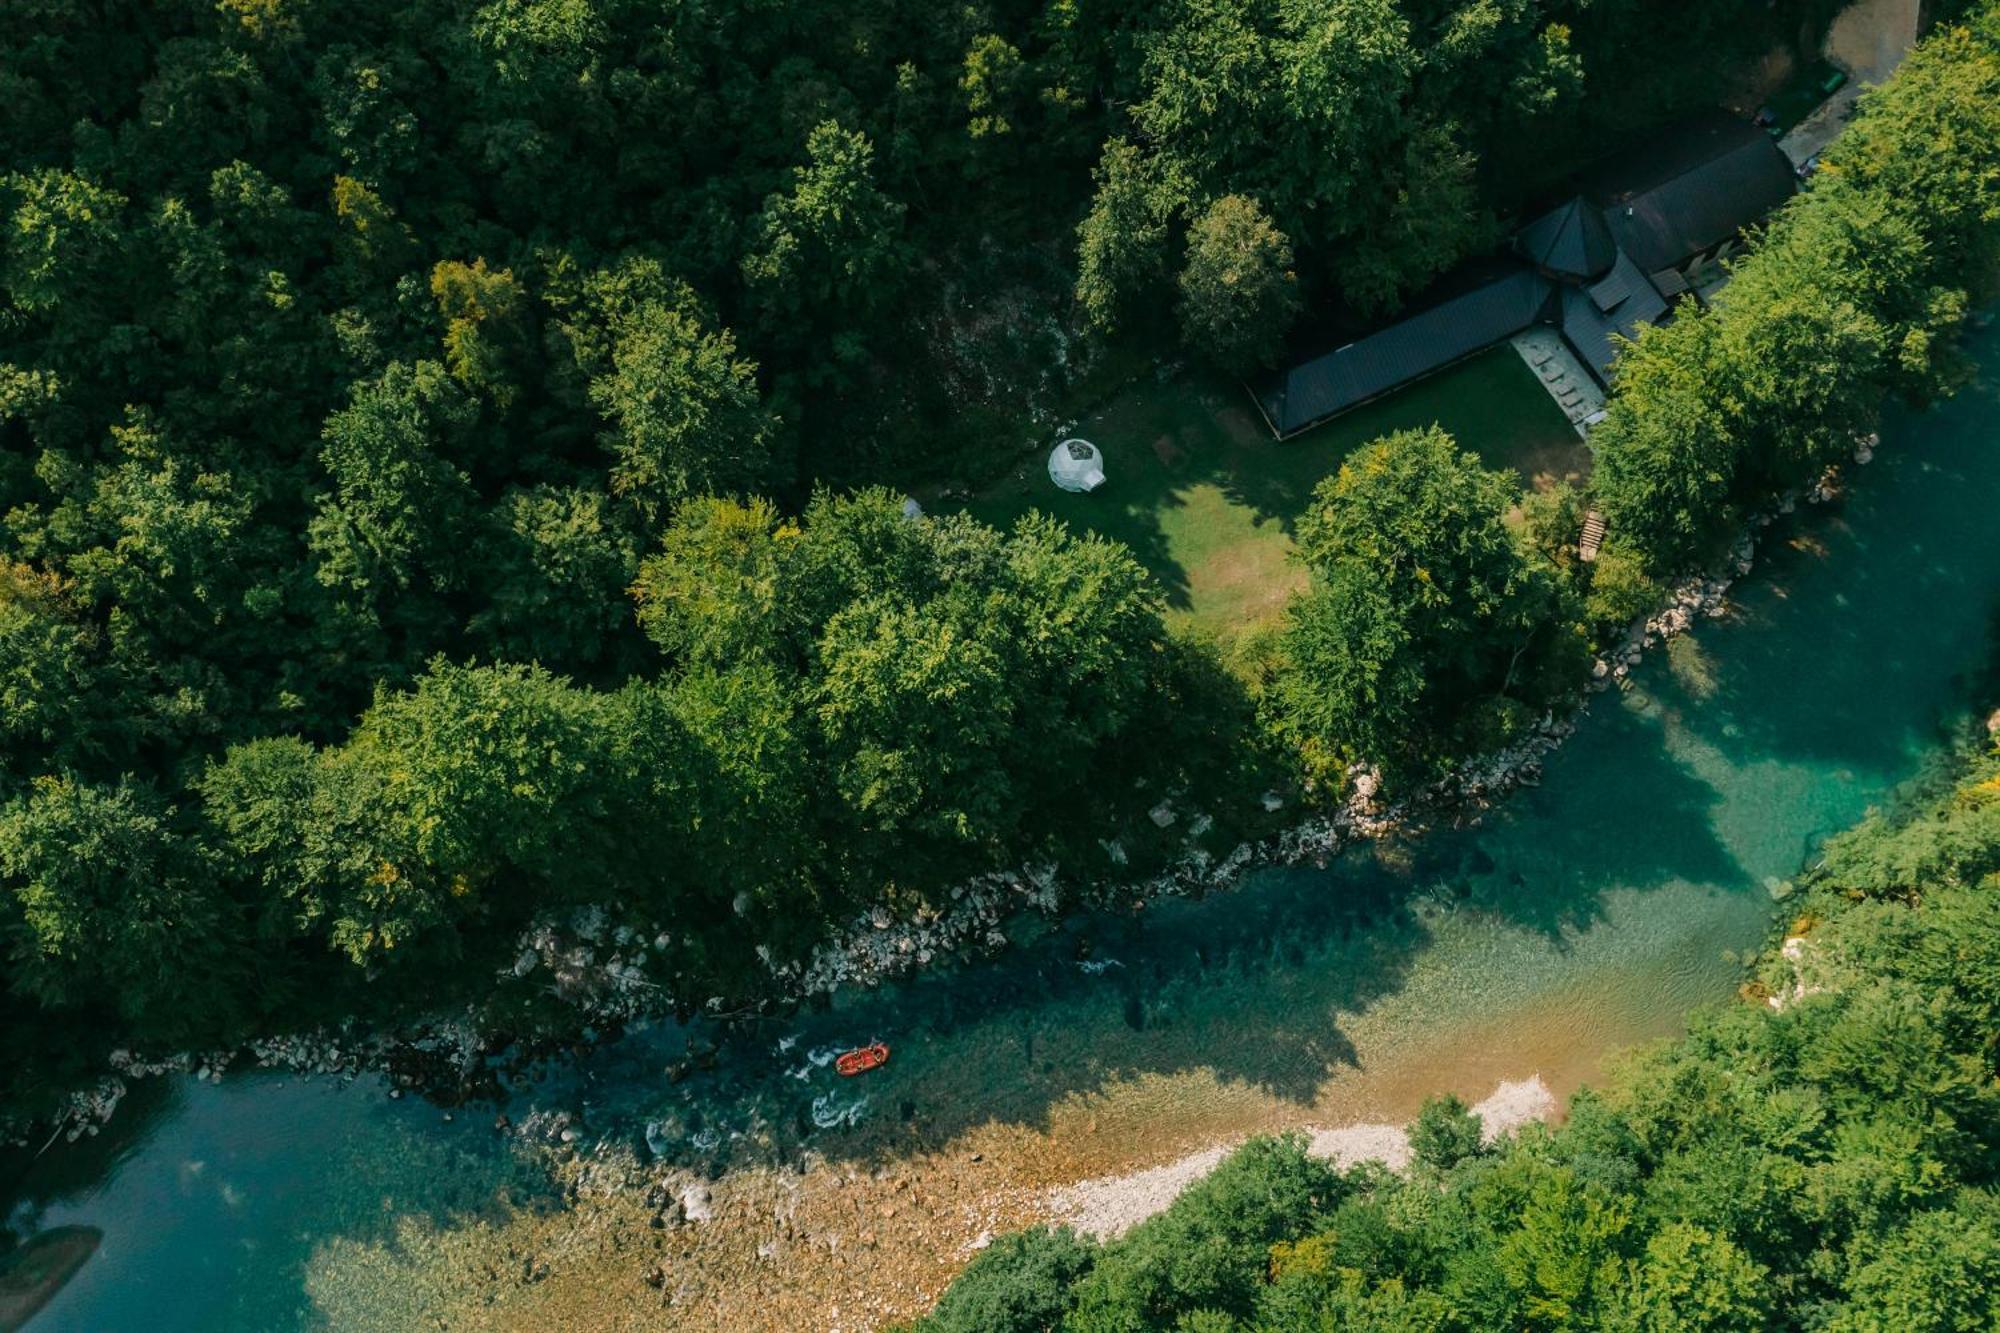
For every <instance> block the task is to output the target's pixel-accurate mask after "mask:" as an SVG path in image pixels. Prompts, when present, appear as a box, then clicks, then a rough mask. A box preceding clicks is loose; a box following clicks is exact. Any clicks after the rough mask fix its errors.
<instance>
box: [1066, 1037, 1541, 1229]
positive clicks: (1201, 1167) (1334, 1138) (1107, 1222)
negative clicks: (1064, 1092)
mask: <svg viewBox="0 0 2000 1333" xmlns="http://www.w3.org/2000/svg"><path fill="white" fill-rule="evenodd" d="M1472 1109H1473V1113H1474V1114H1475V1115H1477V1116H1478V1117H1479V1119H1480V1121H1481V1123H1482V1124H1483V1126H1484V1128H1485V1137H1486V1140H1487V1142H1489V1143H1490V1142H1492V1141H1493V1140H1494V1139H1496V1138H1499V1137H1500V1136H1501V1135H1503V1134H1507V1133H1511V1132H1512V1131H1513V1130H1515V1129H1518V1128H1520V1127H1521V1126H1522V1125H1525V1124H1527V1123H1529V1122H1530V1121H1538V1120H1547V1119H1548V1118H1549V1117H1550V1116H1552V1115H1554V1114H1555V1112H1556V1098H1555V1094H1554V1093H1553V1092H1551V1091H1550V1090H1549V1086H1548V1084H1546V1083H1544V1082H1543V1081H1542V1077H1541V1075H1539V1074H1533V1075H1530V1076H1529V1077H1527V1078H1525V1079H1520V1080H1518V1081H1515V1082H1502V1083H1501V1084H1500V1086H1499V1087H1497V1088H1495V1089H1494V1090H1493V1093H1492V1095H1491V1096H1489V1097H1487V1098H1486V1099H1485V1100H1484V1101H1482V1102H1480V1103H1479V1104H1478V1105H1476V1106H1474V1107H1473V1108H1472ZM1306 1134H1307V1138H1308V1146H1309V1148H1310V1150H1311V1151H1312V1152H1313V1153H1314V1154H1315V1155H1316V1156H1320V1157H1325V1158H1328V1159H1330V1160H1332V1161H1333V1162H1335V1163H1337V1164H1338V1165H1340V1166H1342V1167H1348V1166H1355V1165H1358V1164H1359V1163H1362V1162H1369V1161H1374V1162H1381V1163H1382V1164H1383V1165H1385V1166H1388V1167H1390V1168H1392V1169H1394V1170H1398V1171H1400V1170H1402V1169H1403V1168H1404V1167H1406V1166H1408V1165H1409V1163H1410V1140H1409V1135H1408V1134H1406V1133H1405V1132H1404V1128H1403V1126H1401V1125H1389V1124H1379V1123H1368V1122H1364V1123H1359V1124H1352V1125H1341V1126H1338V1127H1336V1128H1330V1129H1329V1128H1322V1127H1317V1126H1307V1127H1306ZM1236 1146H1237V1145H1236V1144H1235V1143H1227V1144H1221V1145H1218V1146H1216V1147H1213V1148H1204V1149H1203V1150H1202V1151H1200V1152H1196V1153H1189V1154H1188V1155H1187V1156H1185V1157H1182V1158H1180V1159H1179V1160H1177V1161H1172V1162H1168V1163H1167V1164H1166V1165H1164V1166H1156V1167H1151V1168H1149V1169H1147V1170H1144V1171H1131V1172H1127V1173H1126V1174H1124V1175H1116V1176H1100V1177H1098V1178H1097V1179H1094V1180H1085V1181H1081V1182H1079V1183H1077V1184H1075V1185H1070V1186H1065V1187H1064V1188H1061V1189H1057V1190H1052V1191H1050V1193H1049V1206H1048V1216H1049V1219H1050V1220H1051V1221H1055V1222H1067V1223H1068V1224H1069V1225H1071V1226H1073V1227H1075V1228H1076V1229H1077V1230H1079V1231H1083V1232H1088V1233H1089V1234H1091V1235H1093V1236H1099V1237H1110V1236H1116V1235H1120V1234H1122V1233H1123V1232H1125V1231H1128V1230H1130V1229H1131V1228H1133V1227H1135V1226H1137V1225H1138V1224H1139V1223H1141V1222H1143V1221H1145V1220H1146V1219H1147V1218H1149V1217H1151V1216H1153V1215H1154V1214H1155V1213H1158V1212H1161V1211H1162V1210H1164V1209H1165V1208H1166V1207H1167V1206H1168V1205H1169V1204H1171V1203H1172V1202H1173V1201H1174V1200H1175V1199H1177V1198H1179V1197H1180V1194H1181V1191H1183V1190H1185V1189H1186V1188H1187V1187H1188V1186H1190V1185H1192V1184H1194V1183H1195V1182H1196V1181H1197V1180H1200V1179H1201V1178H1202V1177H1203V1176H1205V1175H1207V1174H1208V1173H1209V1172H1210V1171H1213V1170H1214V1169H1215V1168H1216V1167H1217V1166H1218V1165H1220V1164H1221V1162H1222V1159H1223V1158H1224V1157H1226V1156H1228V1155H1229V1153H1230V1151H1231V1150H1232V1149H1234V1148H1235V1147H1236Z"/></svg>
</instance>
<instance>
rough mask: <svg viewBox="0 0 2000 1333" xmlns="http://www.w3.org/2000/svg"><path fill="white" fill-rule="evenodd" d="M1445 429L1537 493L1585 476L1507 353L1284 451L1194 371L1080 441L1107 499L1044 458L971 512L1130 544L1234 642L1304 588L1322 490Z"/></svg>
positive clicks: (1239, 400)
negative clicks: (1401, 438)
mask: <svg viewBox="0 0 2000 1333" xmlns="http://www.w3.org/2000/svg"><path fill="white" fill-rule="evenodd" d="M1433 422H1435V423H1437V424H1439V425H1441V426H1443V427H1444V428H1445V429H1446V430H1448V431H1450V432H1451V433H1452V435H1453V436H1455V437H1456V438H1457V440H1458V442H1459V444H1460V446H1461V447H1463V448H1466V449H1471V450H1473V451H1474V452H1476V453H1478V454H1479V455H1480V456H1481V457H1482V458H1484V459H1485V460H1486V461H1487V463H1488V465H1489V466H1493V467H1511V468H1514V469H1515V470H1517V471H1518V472H1519V473H1520V474H1521V476H1522V478H1523V479H1524V480H1525V481H1528V482H1536V483H1543V484H1546V483H1547V482H1548V481H1550V480H1552V479H1555V478H1560V477H1563V476H1574V475H1577V474H1578V473H1580V472H1581V471H1582V470H1583V469H1584V468H1585V467H1586V466H1587V462H1586V459H1587V457H1588V455H1587V454H1586V453H1585V451H1584V448H1583V443H1582V441H1581V440H1579V439H1578V438H1577V434H1576V431H1575V430H1574V429H1573V428H1572V427H1571V426H1570V424H1569V422H1568V420H1566V419H1565V418H1564V416H1563V414H1562V411H1561V409H1559V408H1558V407H1557V406H1556V405H1555V404H1554V403H1553V402H1552V401H1550V399H1549V396H1548V394H1547V393H1545V392H1544V391H1543V390H1542V386H1541V385H1540V384H1539V383H1538V382H1537V381H1536V379H1535V375H1534V372H1533V371H1531V370H1529V369H1528V367H1527V366H1526V365H1525V364H1523V363H1522V361H1521V358H1520V356H1519V355H1518V354H1517V353H1516V352H1515V351H1514V349H1513V348H1511V347H1507V346H1501V347H1496V348H1494V349H1492V350H1491V351H1489V352H1485V353H1482V354H1480V355H1479V356H1477V357H1474V358H1472V359H1470V360H1468V361H1465V362H1463V363H1461V364H1459V365H1457V366H1454V367H1453V368H1451V369H1449V370H1446V371H1443V372H1441V373H1439V374H1437V375H1433V376H1431V377H1430V378H1429V379H1426V380H1422V381H1419V382H1418V383H1416V384H1413V385H1411V386H1409V387H1408V388H1407V389H1404V390H1403V391H1402V392H1400V393H1396V394H1392V395H1390V396H1389V397H1387V398H1383V399H1380V400H1378V401H1376V402H1374V403H1370V404H1368V405H1366V406H1364V407H1361V408H1357V409H1356V410H1355V411H1353V412H1350V413H1348V414H1347V415H1345V416H1342V417H1336V418H1335V419H1334V420H1333V421H1330V422H1328V423H1327V424H1326V425H1324V426H1322V427H1320V428H1319V429H1317V430H1314V431H1311V432H1309V433H1308V434H1305V435H1302V436H1300V437H1298V438H1297V439H1293V440H1286V441H1282V442H1280V441H1278V440H1274V439H1272V438H1271V435H1270V432H1269V431H1267V430H1266V429H1265V428H1264V424H1263V421H1262V419H1261V418H1260V417H1259V416H1258V415H1257V410H1256V408H1255V407H1254V406H1253V405H1252V404H1251V402H1250V400H1249V397H1248V395H1247V394H1245V393H1244V391H1243V389H1242V388H1241V387H1240V386H1238V385H1236V384H1234V383H1231V382H1228V381H1225V380H1220V379H1211V378H1208V377H1205V376H1199V375H1184V376H1182V377H1180V378H1177V379H1175V380H1173V381H1171V382H1169V383H1166V384H1156V383H1142V384H1138V385H1134V386H1133V387H1132V388H1130V389H1128V390H1127V391H1126V392H1125V393H1123V394H1122V395H1120V396H1119V397H1118V398H1117V399H1115V400H1114V401H1112V402H1111V403H1109V404H1108V405H1106V406H1105V407H1104V409H1103V410H1101V411H1099V412H1096V413H1094V414H1092V415H1090V416H1088V417H1086V418H1084V419H1083V420H1082V421H1080V422H1079V423H1078V424H1077V427H1076V429H1075V431H1074V432H1073V433H1074V434H1076V435H1080V436H1082V437H1083V438H1085V439H1087V440H1090V441H1092V442H1093V443H1095V444H1096V445H1097V447H1098V448H1099V449H1100V450H1102V451H1103V453H1104V472H1105V482H1104V485H1102V486H1100V487H1099V488H1098V489H1097V490H1096V491H1095V492H1093V493H1092V494H1090V495H1071V494H1069V493H1067V492H1065V491H1061V490H1058V489H1057V488H1056V486H1055V484H1054V483H1053V482H1051V481H1050V480H1049V475H1048V470H1047V455H1046V454H1045V453H1044V454H1037V455H1036V456H1035V457H1033V458H1031V459H1029V460H1027V461H1026V462H1025V463H1023V464H1022V466H1021V467H1020V468H1018V469H1017V470H1016V471H1015V472H1014V473H1013V474H1012V475H1010V476H1008V477H1006V478H1004V479H1002V480H1001V481H999V482H997V483H996V484H994V485H993V486H991V487H989V488H988V489H987V490H986V491H985V492H984V493H982V494H980V495H978V496H976V497H974V498H973V499H972V500H971V501H970V502H969V503H968V504H967V505H966V506H965V507H966V508H967V509H968V510H969V511H970V512H971V513H973V514H974V515H976V516H977V517H979V518H982V519H984V520H986V521H987V522H989V523H994V524H998V525H1001V526H1005V525H1007V524H1009V523H1011V522H1013V520H1015V519H1016V518H1019V517H1020V516H1021V515H1023V514H1025V513H1027V512H1029V511H1030V510H1033V509H1039V510H1041V511H1042V512H1044V513H1048V514H1053V515H1055V516H1056V517H1058V518H1061V519H1063V520H1065V521H1066V522H1068V523H1069V524H1070V525H1071V526H1072V527H1074V528H1078V529H1085V528H1087V529H1090V530H1092V531H1095V532H1100V533H1102V534H1104V535H1105V536H1107V537H1115V538H1117V539H1118V540H1119V541H1122V542H1124V543H1125V544H1126V545H1127V546H1129V547H1131V548H1132V551H1133V554H1134V555H1136V556H1137V557H1138V559H1139V561H1140V562H1141V563H1142V564H1144V565H1145V566H1146V568H1148V569H1150V570H1151V571H1152V572H1153V574H1154V575H1155V576H1156V577H1158V579H1159V580H1160V583H1161V585H1162V587H1164V588H1165V590H1166V595H1167V602H1168V606H1169V608H1170V609H1169V618H1170V619H1172V620H1174V621H1176V622H1179V623H1180V625H1181V626H1182V627H1185V628H1192V629H1196V630H1199V631H1202V632H1206V633H1210V634H1213V635H1214V636H1216V637H1217V638H1218V639H1221V640H1222V641H1224V642H1225V643H1227V642H1229V641H1232V640H1235V639H1238V638H1240V637H1242V636H1243V635H1246V634H1249V633H1251V632H1252V631H1254V630H1256V629H1258V628H1260V627H1262V626H1264V625H1267V624H1269V623H1271V622H1272V621H1273V620H1274V619H1275V618H1276V617H1277V615H1278V614H1279V612H1280V611H1281V610H1282V609H1283V607H1284V605H1285V601H1286V599H1287V598H1289V597H1290V596H1291V594H1292V592H1293V591H1294V590H1295V589H1296V588H1298V587H1299V586H1300V585H1301V584H1303V583H1304V582H1305V571H1304V569H1302V568H1301V567H1300V566H1299V565H1298V563H1297V562H1296V561H1294V560H1293V559H1292V558H1291V556H1292V549H1293V547H1292V537H1291V531H1292V523H1293V520H1294V519H1295V518H1296V517H1297V516H1298V515H1299V514H1300V513H1301V512H1302V511H1303V510H1304V508H1305V505H1306V503H1307V501H1308V500H1309V499H1311V497H1312V491H1313V487H1314V486H1316V485H1318V484H1319V481H1320V479H1321V478H1323V477H1325V476H1327V475H1328V474H1330V473H1332V472H1334V471H1335V470H1337V469H1338V468H1339V467H1340V464H1341V461H1342V460H1343V459H1345V458H1346V457H1347V456H1348V455H1349V454H1351V453H1353V452H1354V451H1355V450H1356V449H1358V448H1360V447H1361V446H1362V445H1365V444H1367V443H1369V442H1370V441H1372V440H1376V439H1379V438H1380V437H1382V436H1384V435H1387V434H1389V433H1390V432H1391V431H1397V430H1404V429H1408V428H1411V427H1417V426H1428V425H1430V424H1432V423H1433ZM1049 443H1050V444H1051V445H1053V443H1054V441H1050V442H1049Z"/></svg>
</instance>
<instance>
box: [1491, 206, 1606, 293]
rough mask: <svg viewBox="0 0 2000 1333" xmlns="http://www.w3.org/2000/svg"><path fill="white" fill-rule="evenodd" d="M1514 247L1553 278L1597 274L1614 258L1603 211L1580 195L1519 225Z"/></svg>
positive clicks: (1601, 272) (1588, 276)
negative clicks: (1525, 223)
mask: <svg viewBox="0 0 2000 1333" xmlns="http://www.w3.org/2000/svg"><path fill="white" fill-rule="evenodd" d="M1514 247H1515V249H1517V250H1519V251H1520V253H1521V257H1522V258H1524V259H1526V260H1527V261H1528V262H1529V263H1530V264H1533V265H1534V266H1535V267H1536V268H1538V269H1540V270H1541V271H1542V272H1544V273H1546V274H1548V275H1549V276H1550V277H1553V278H1574V279H1579V280H1583V279H1590V278H1595V277H1599V276H1601V275H1602V274H1604V273H1607V272H1609V271H1610V269H1611V265H1612V263H1613V262H1614V261H1615V260H1616V259H1617V258H1618V243H1617V242H1616V241H1614V240H1612V239H1611V229H1610V228H1609V227H1607V226H1605V225H1604V214H1602V213H1600V212H1599V211H1598V210H1597V209H1596V208H1595V207H1594V206H1593V205H1591V204H1590V203H1588V202H1587V201H1585V200H1584V199H1583V198H1581V197H1578V198H1575V199H1572V200H1570V201H1569V202H1568V203H1566V204H1564V205H1563V206H1562V207H1561V208H1558V209H1555V210H1554V211H1552V212H1549V213H1544V214H1543V215H1542V216H1541V217H1538V218H1536V219H1535V220H1534V221H1533V222H1530V223H1529V224H1528V225H1527V226H1525V227H1523V228H1521V230H1520V232H1519V233H1518V234H1517V235H1516V236H1515V237H1514Z"/></svg>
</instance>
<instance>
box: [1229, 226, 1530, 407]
mask: <svg viewBox="0 0 2000 1333" xmlns="http://www.w3.org/2000/svg"><path fill="white" fill-rule="evenodd" d="M1551 290H1552V289H1551V287H1550V284H1549V282H1548V280H1547V279H1546V278H1544V277H1542V276H1541V275H1540V274H1538V273H1536V272H1535V271H1534V270H1533V269H1531V268H1528V267H1527V266H1526V265H1523V264H1500V265H1496V266H1495V268H1494V269H1493V270H1492V272H1491V276H1488V277H1486V279H1485V280H1484V281H1481V282H1479V283H1478V284H1477V285H1475V286H1472V287H1471V288H1470V289H1468V290H1465V291H1463V292H1460V293H1459V294H1458V295H1456V296H1452V297H1448V298H1446V299H1444V300H1442V301H1439V302H1436V303H1435V304H1432V305H1429V306H1427V307H1426V308H1424V309H1422V310H1419V311H1418V312H1417V313H1415V314H1413V315H1411V316H1409V317H1408V318H1406V319H1403V320H1400V321H1398V322H1397V323H1395V324H1391V325H1390V326H1389V327H1388V328H1386V329H1382V330H1380V331H1379V332H1376V333H1371V334H1368V335H1367V336H1365V337H1362V338H1357V339H1355V340H1354V341H1353V342H1351V343H1348V344H1347V345H1346V346H1344V347H1339V348H1336V349H1335V350H1333V351H1331V352H1328V353H1327V354H1326V355H1325V356H1321V357H1315V358H1314V359H1312V360H1310V361H1306V362H1304V363H1302V364H1300V365H1296V366H1293V367H1292V368H1291V369H1290V370H1285V371H1279V372H1278V373H1276V374H1275V375H1272V376H1269V377H1267V378H1266V379H1265V380H1264V381H1263V382H1262V383H1261V384H1259V385H1258V386H1257V387H1256V389H1255V390H1254V392H1255V394H1256V397H1257V402H1258V405H1259V406H1260V407H1262V408H1263V409H1264V416H1265V419H1266V420H1268V421H1269V422H1270V423H1271V428H1272V429H1273V430H1274V431H1276V432H1277V433H1278V434H1279V435H1281V436H1283V435H1291V434H1294V433H1295V432H1298V431H1301V430H1304V429H1305V428H1306V427H1308V426H1312V425H1316V424H1317V423H1319V422H1321V421H1324V420H1326V419H1327V418H1328V417H1330V416H1332V415H1333V414H1334V413H1336V412H1344V411H1346V410H1347V409H1348V408H1350V407H1353V406H1355V405H1356V404H1358V403H1364V402H1366V401H1368V400H1369V399H1370V398H1374V397H1376V396H1377V395H1379V394H1383V393H1387V392H1388V391H1389V390H1391V389H1394V388H1397V387H1399V386H1401V385H1403V384H1407V383H1409V382H1410V381H1411V380H1413V379H1416V378H1418V377H1419V376H1422V375H1427V374H1429V373H1430V372H1431V371H1434V370H1441V369H1443V368H1444V367H1445V366H1448V365H1450V364H1451V363H1452V362H1454V361H1457V360H1459V359H1460V358H1462V357H1466V356H1470V355H1471V354H1472V353H1474V352H1477V351H1479V350H1480V349H1482V348H1485V347H1489V346H1491V345H1492V344H1494V343H1496V342H1499V341H1500V340H1501V339H1503V338H1507V337H1511V336H1512V335H1514V334H1516V333H1519V332H1520V331H1521V330H1522V329H1525V328H1527V327H1528V326H1529V325H1531V324H1533V323H1535V322H1536V321H1537V320H1539V319H1541V318H1543V312H1544V307H1545V305H1546V303H1547V302H1548V299H1549V295H1550V292H1551Z"/></svg>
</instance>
